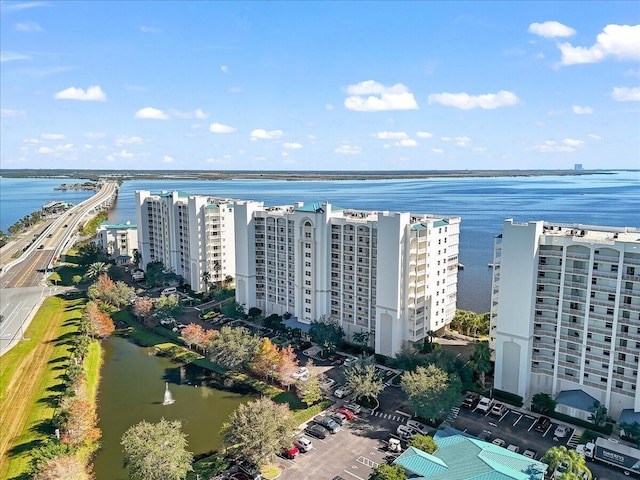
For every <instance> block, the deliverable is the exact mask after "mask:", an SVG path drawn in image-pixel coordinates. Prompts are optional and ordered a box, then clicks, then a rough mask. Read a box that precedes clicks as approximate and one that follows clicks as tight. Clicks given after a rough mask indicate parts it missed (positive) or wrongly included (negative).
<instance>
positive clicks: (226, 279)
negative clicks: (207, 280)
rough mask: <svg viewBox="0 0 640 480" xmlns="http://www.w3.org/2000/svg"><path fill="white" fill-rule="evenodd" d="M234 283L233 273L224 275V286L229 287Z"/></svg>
mask: <svg viewBox="0 0 640 480" xmlns="http://www.w3.org/2000/svg"><path fill="white" fill-rule="evenodd" d="M232 283H233V277H232V276H231V275H227V276H225V277H224V286H225V287H229V285H231V284H232Z"/></svg>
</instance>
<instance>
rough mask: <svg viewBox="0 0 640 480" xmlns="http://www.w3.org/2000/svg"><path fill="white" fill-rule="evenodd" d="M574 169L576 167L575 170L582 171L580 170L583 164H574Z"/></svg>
mask: <svg viewBox="0 0 640 480" xmlns="http://www.w3.org/2000/svg"><path fill="white" fill-rule="evenodd" d="M573 169H574V170H575V171H580V170H582V164H581V163H576V164H575V165H574V166H573Z"/></svg>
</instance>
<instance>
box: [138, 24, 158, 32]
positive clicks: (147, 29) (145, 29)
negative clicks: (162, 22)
mask: <svg viewBox="0 0 640 480" xmlns="http://www.w3.org/2000/svg"><path fill="white" fill-rule="evenodd" d="M140 31H141V32H142V33H162V30H160V29H159V28H156V27H150V26H149V25H140Z"/></svg>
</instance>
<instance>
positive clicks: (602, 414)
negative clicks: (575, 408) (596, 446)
mask: <svg viewBox="0 0 640 480" xmlns="http://www.w3.org/2000/svg"><path fill="white" fill-rule="evenodd" d="M593 406H594V407H595V410H594V411H593V413H592V414H591V415H589V417H588V418H587V420H589V421H590V422H593V423H595V424H596V425H598V426H600V425H604V424H605V423H607V422H610V421H611V417H610V416H609V415H607V407H605V406H604V405H602V404H601V403H600V402H596V403H594V405H593Z"/></svg>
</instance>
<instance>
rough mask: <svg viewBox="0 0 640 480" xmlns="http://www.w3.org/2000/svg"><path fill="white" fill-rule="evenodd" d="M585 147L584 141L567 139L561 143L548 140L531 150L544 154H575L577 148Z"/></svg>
mask: <svg viewBox="0 0 640 480" xmlns="http://www.w3.org/2000/svg"><path fill="white" fill-rule="evenodd" d="M582 145H584V141H583V140H576V139H573V138H565V139H564V140H562V141H561V142H556V141H555V140H547V141H545V142H543V143H540V144H538V145H534V146H532V147H531V148H529V150H535V151H538V152H542V153H558V152H559V153H570V152H575V151H576V148H577V147H580V146H582Z"/></svg>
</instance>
